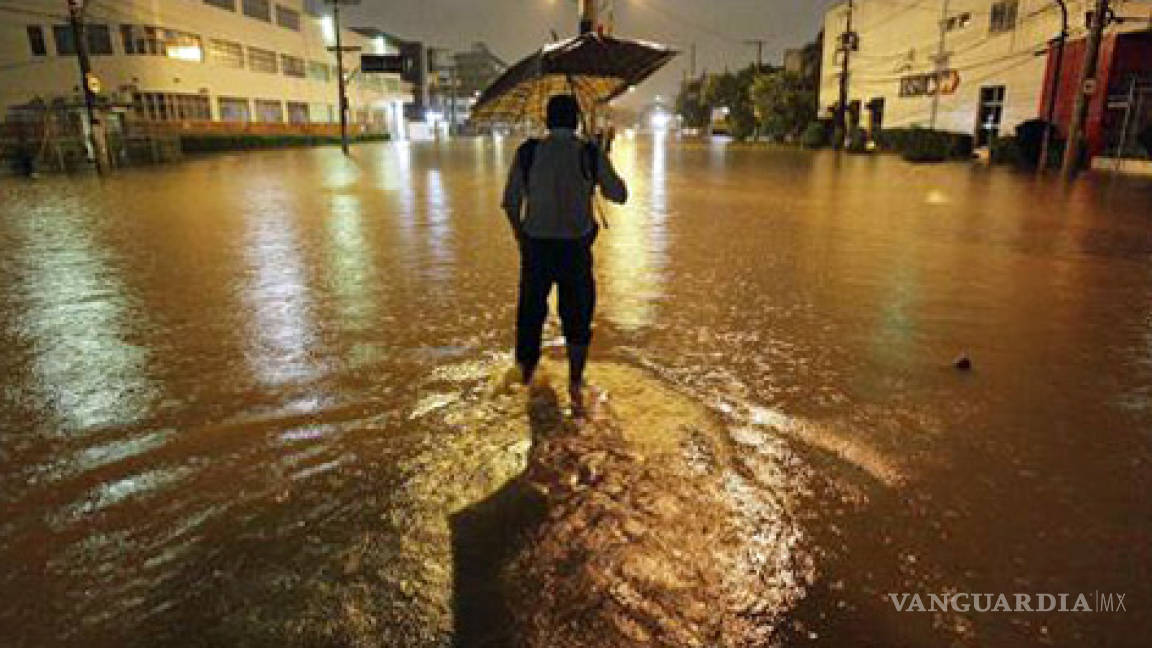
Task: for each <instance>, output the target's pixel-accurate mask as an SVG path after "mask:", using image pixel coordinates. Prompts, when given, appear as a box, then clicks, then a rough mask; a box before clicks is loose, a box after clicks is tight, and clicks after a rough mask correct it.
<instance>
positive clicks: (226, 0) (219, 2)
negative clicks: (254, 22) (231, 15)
mask: <svg viewBox="0 0 1152 648" xmlns="http://www.w3.org/2000/svg"><path fill="white" fill-rule="evenodd" d="M204 4H206V5H212V6H213V7H219V8H221V9H227V10H228V11H236V0H204Z"/></svg>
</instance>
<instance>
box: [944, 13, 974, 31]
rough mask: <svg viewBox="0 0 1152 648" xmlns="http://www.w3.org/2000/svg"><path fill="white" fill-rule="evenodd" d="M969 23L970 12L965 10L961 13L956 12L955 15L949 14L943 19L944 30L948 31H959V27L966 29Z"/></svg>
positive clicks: (970, 20)
mask: <svg viewBox="0 0 1152 648" xmlns="http://www.w3.org/2000/svg"><path fill="white" fill-rule="evenodd" d="M971 24H972V12H970V11H965V12H964V13H962V14H956V15H955V16H950V17H949V18H948V19H947V20H945V21H944V30H945V31H950V32H954V31H960V30H961V29H967V27H968V26H969V25H971Z"/></svg>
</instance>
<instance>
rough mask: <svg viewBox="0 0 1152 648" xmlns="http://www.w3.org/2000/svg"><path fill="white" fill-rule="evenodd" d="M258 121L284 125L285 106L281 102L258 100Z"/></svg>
mask: <svg viewBox="0 0 1152 648" xmlns="http://www.w3.org/2000/svg"><path fill="white" fill-rule="evenodd" d="M255 103H256V121H260V122H272V123H282V122H283V121H284V104H283V103H281V102H279V101H272V100H265V99H257V100H256V101H255Z"/></svg>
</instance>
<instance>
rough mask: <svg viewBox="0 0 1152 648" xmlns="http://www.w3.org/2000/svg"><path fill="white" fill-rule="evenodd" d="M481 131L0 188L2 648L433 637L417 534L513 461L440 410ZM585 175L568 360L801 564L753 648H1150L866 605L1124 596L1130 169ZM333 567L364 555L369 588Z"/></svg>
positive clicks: (483, 202) (489, 328)
mask: <svg viewBox="0 0 1152 648" xmlns="http://www.w3.org/2000/svg"><path fill="white" fill-rule="evenodd" d="M515 144H516V142H512V141H507V142H504V143H503V145H494V144H492V143H490V142H487V141H481V140H474V141H463V142H459V143H456V144H442V143H438V144H429V145H423V144H415V143H390V144H379V145H373V146H364V147H360V148H358V149H357V150H356V156H355V157H354V159H352V160H345V159H343V157H342V156H341V155H340V154H339V151H338V150H332V149H318V150H314V151H283V152H267V153H254V154H248V155H237V156H221V157H216V158H209V159H203V160H193V161H190V162H188V163H187V164H184V165H182V166H179V167H169V168H162V169H154V170H145V171H139V170H138V171H124V172H122V173H120V174H117V175H116V176H114V177H112V178H110V179H108V180H106V181H105V182H104V183H102V184H98V183H90V182H87V181H83V180H80V181H76V180H73V179H69V178H43V179H41V180H40V181H39V182H37V183H23V182H20V181H14V180H4V181H0V192H4V194H3V196H2V198H3V200H0V242H2V244H3V247H2V248H0V289H2V292H0V342H3V343H4V344H6V346H7V348H9V349H12V353H10V354H7V356H6V357H5V358H4V360H3V362H4V369H5V370H4V376H5V384H4V391H3V397H4V401H3V402H4V403H5V407H4V409H3V411H2V412H0V423H2V425H3V429H4V434H3V435H0V461H2V462H3V465H4V469H3V470H2V471H0V498H2V500H0V501H3V502H4V504H5V506H6V508H7V509H8V510H10V512H11V514H10V515H7V516H5V517H4V519H0V561H2V562H3V564H4V566H5V567H6V568H7V569H5V570H4V571H3V573H2V574H0V598H2V599H3V600H4V601H5V603H4V604H3V605H0V627H2V628H12V627H16V628H19V629H20V630H19V631H20V632H21V633H23V634H18V635H15V636H17V637H18V638H17V639H16V642H17V643H16V645H17V646H22V645H28V646H43V645H54V644H65V645H67V644H69V643H70V644H73V645H84V646H103V645H108V646H113V645H115V646H120V645H125V642H128V643H129V644H131V641H129V639H128V638H129V637H133V636H134V637H136V638H135V643H136V644H139V645H165V644H167V645H177V644H179V637H180V633H181V632H183V631H187V630H188V629H190V628H196V629H205V630H204V631H205V632H208V633H213V632H215V633H216V634H214V635H212V638H213V639H218V640H219V641H218V643H220V644H230V643H236V642H235V641H233V639H235V638H236V637H244V636H249V635H255V634H259V633H261V632H264V631H266V630H268V628H270V627H271V628H278V629H280V630H284V631H285V632H287V633H289V635H288V636H296V637H298V638H299V637H301V636H305V635H291V634H290V633H291V632H293V631H296V630H299V628H296V627H294V626H291V621H292V619H294V618H313V617H311V616H309V615H311V614H313V613H315V612H317V609H337V608H339V609H341V610H345V611H348V610H351V612H348V614H350V615H351V616H339V617H338V619H339V623H347V624H350V625H348V626H347V627H346V628H344V629H345V630H347V629H348V628H351V627H352V625H354V624H353V621H354V620H355V619H357V618H359V619H363V618H369V617H371V618H389V619H392V618H393V617H388V616H387V614H388V613H386V612H382V611H381V610H382V609H389V610H397V609H403V610H407V612H405V613H404V614H411V615H417V617H418V616H419V614H424V613H427V614H428V615H431V616H429V617H428V618H429V619H431V618H435V619H436V621H435V622H434V623H433V622H430V623H429V624H421V623H419V620H418V619H416V618H415V617H406V620H405V621H404V623H408V624H410V625H403V624H402V623H400V620H398V619H394V620H396V623H397V624H398V625H396V626H395V627H397V628H400V627H403V628H407V629H409V630H410V633H409V636H408V638H407V639H404V638H402V637H401V638H397V637H391V638H392V639H395V641H394V642H393V644H394V645H433V644H434V640H433V639H430V638H429V637H428V635H427V634H426V633H425V634H421V633H422V632H424V631H423V630H422V631H420V632H417V631H415V630H411V628H416V627H424V626H428V627H432V626H435V628H438V629H440V630H443V629H444V628H443V627H442V625H443V623H445V618H446V617H442V616H437V615H441V614H444V615H447V614H448V613H447V612H445V611H444V609H443V605H444V601H446V600H448V599H447V598H445V596H446V593H445V591H443V587H444V583H447V582H449V581H450V574H449V573H448V572H445V571H444V570H445V569H447V567H446V566H445V564H444V561H445V560H447V559H449V558H450V556H448V549H447V547H446V546H444V545H443V542H444V538H443V537H442V536H443V535H444V534H445V533H446V531H445V528H444V515H446V514H447V513H448V512H450V511H454V510H457V509H458V508H460V507H461V506H463V505H464V504H466V503H467V502H468V500H467V498H465V497H464V496H463V495H461V494H462V493H473V494H474V493H476V492H489V491H485V490H484V489H487V488H490V487H498V486H499V483H498V481H499V480H498V479H497V477H498V476H499V475H502V474H504V471H506V470H511V468H509V466H503V467H501V468H500V469H495V468H491V466H490V465H489V464H488V462H489V461H494V460H496V459H498V458H501V457H503V458H504V459H508V458H509V457H508V453H507V452H505V449H504V448H502V447H495V446H492V445H491V444H492V443H495V441H494V439H496V438H503V437H502V436H501V435H500V434H495V435H493V437H491V438H488V437H482V436H475V435H469V433H468V432H469V429H470V427H469V426H468V425H463V424H461V423H460V420H455V421H446V420H444V417H445V416H448V415H449V414H452V413H454V412H456V413H459V412H463V414H462V416H464V420H470V419H467V417H468V416H473V415H477V413H478V412H477V411H476V410H475V405H476V403H478V402H482V401H483V394H486V393H487V392H488V390H489V385H488V382H489V380H490V374H491V373H492V372H494V371H495V369H496V368H497V367H500V366H502V365H503V364H504V363H506V362H507V350H508V347H509V346H510V328H511V321H512V311H513V304H514V296H515V283H516V273H517V269H516V254H515V247H514V244H513V242H512V241H511V239H510V236H509V233H508V230H507V225H506V223H505V222H504V218H503V216H502V215H501V214H500V213H499V207H498V205H499V197H500V191H501V189H502V187H503V182H504V179H505V177H506V172H507V165H508V164H510V163H511V160H512V151H513V150H514V146H515ZM614 159H615V162H616V164H617V165H618V167H619V169H620V170H621V172H622V173H623V175H625V176H626V178H627V179H628V182H629V186H630V189H631V194H632V200H631V201H630V203H629V204H628V205H626V206H623V207H614V206H608V205H606V210H607V214H608V217H609V219H610V222H611V225H612V227H611V229H609V230H607V231H605V232H603V233H602V234H601V239H600V241H599V242H598V244H597V248H596V253H597V260H598V280H599V285H600V287H601V297H602V299H601V306H600V315H601V317H600V319H599V320H598V322H597V342H596V347H595V351H594V353H595V354H596V358H597V359H615V360H622V361H626V362H628V363H630V364H633V365H639V366H642V367H644V368H645V369H646V370H647V371H649V372H650V374H651V376H653V377H654V378H653V380H655V381H658V382H659V384H660V385H663V386H666V387H669V388H673V389H675V390H676V391H677V392H678V393H681V394H686V395H687V396H689V397H691V398H692V399H693V400H694V401H696V402H699V403H704V404H705V405H707V406H708V407H709V408H710V409H711V411H712V412H713V414H714V415H715V416H717V417H718V418H719V420H720V421H722V422H723V423H724V424H725V426H726V429H728V430H729V431H730V432H731V436H732V444H733V447H734V448H736V449H737V450H738V451H739V452H738V456H739V458H740V465H736V466H733V468H732V469H733V471H734V473H733V474H735V475H739V476H740V479H742V480H744V481H743V482H741V481H740V480H734V481H731V482H729V484H730V485H731V484H736V485H737V486H739V488H737V487H736V486H733V487H732V491H733V493H737V494H747V492H748V489H747V488H746V486H747V484H749V483H753V482H755V483H758V484H760V488H759V490H758V491H756V493H755V495H756V496H757V497H768V498H772V501H774V502H776V503H777V504H778V507H777V508H771V509H770V510H772V511H781V512H780V513H778V515H779V516H780V518H781V521H782V526H774V525H772V524H767V523H766V524H765V525H763V528H764V529H766V530H767V529H771V530H772V533H776V532H777V531H779V533H780V534H781V535H780V541H781V542H782V543H783V544H781V545H780V546H779V547H778V548H777V549H778V550H779V552H778V554H771V555H778V556H781V557H782V558H781V560H793V559H796V560H800V557H810V558H812V559H813V561H814V562H813V564H811V565H808V564H805V565H799V566H797V567H796V569H793V570H789V569H781V570H780V573H781V578H794V577H795V575H796V574H818V576H819V577H818V578H817V579H816V581H815V582H814V583H812V584H811V585H812V586H811V587H810V588H809V587H807V585H806V584H805V585H804V586H803V589H805V590H806V591H807V592H808V594H807V596H806V597H803V600H793V599H789V602H788V604H787V605H786V606H784V607H785V608H786V609H789V610H790V611H789V619H787V621H791V622H793V623H791V624H789V623H785V624H784V625H782V626H781V627H780V628H778V631H779V632H780V633H782V634H781V637H782V641H783V643H784V644H785V645H795V644H798V643H805V642H807V641H809V633H816V634H817V635H818V636H819V637H821V638H826V639H828V640H829V641H832V642H834V643H839V644H841V645H847V644H849V643H850V642H851V640H852V639H853V638H856V637H859V636H862V635H868V636H873V637H876V638H877V641H880V642H887V643H891V644H897V643H901V642H903V643H912V644H916V645H937V644H943V643H954V644H956V645H995V646H1018V645H1035V644H1040V645H1043V644H1044V643H1045V642H1047V641H1052V642H1055V643H1057V644H1063V645H1074V644H1078V643H1085V642H1086V641H1087V638H1088V637H1105V638H1106V639H1116V640H1115V641H1112V643H1113V644H1116V645H1121V644H1122V643H1123V641H1124V640H1125V639H1126V638H1128V637H1133V636H1146V635H1147V633H1146V632H1143V631H1144V630H1150V628H1149V623H1150V622H1149V615H1147V614H1146V613H1144V612H1141V611H1136V610H1133V611H1132V612H1130V613H1129V614H1128V615H1127V616H1125V617H1124V618H1122V619H1109V620H1107V622H1105V621H1104V620H1099V619H1090V618H1079V617H1076V618H1073V617H1061V618H1059V619H1055V620H1051V621H1049V620H1047V619H1045V620H1038V619H1032V618H1028V619H1017V618H1008V617H996V618H985V617H972V618H946V619H925V620H923V621H918V620H916V619H905V618H902V617H895V616H894V615H893V613H892V611H891V609H889V608H887V607H885V606H884V605H883V601H882V598H881V597H880V596H879V595H880V594H882V593H883V592H885V591H893V589H892V588H908V589H911V590H913V591H921V592H924V593H930V592H935V591H943V590H944V589H952V590H957V591H1008V592H1012V591H1021V590H1020V588H1025V589H1024V590H1023V591H1032V590H1033V589H1034V590H1039V591H1047V590H1051V591H1075V590H1078V589H1083V590H1095V589H1099V590H1102V591H1103V590H1109V589H1111V590H1115V591H1127V592H1129V595H1130V596H1132V597H1133V599H1136V598H1141V597H1143V598H1147V596H1149V595H1152V592H1149V591H1148V585H1147V582H1148V579H1136V578H1134V577H1133V574H1134V573H1138V570H1136V569H1133V568H1132V564H1145V563H1147V562H1148V559H1149V557H1148V555H1147V547H1148V546H1150V545H1152V542H1150V541H1152V538H1150V537H1149V536H1150V533H1152V531H1150V529H1149V526H1148V524H1147V523H1146V522H1143V521H1145V520H1148V519H1152V510H1149V508H1148V507H1149V504H1148V502H1147V498H1146V493H1147V489H1148V487H1149V485H1150V484H1149V471H1150V470H1152V461H1150V459H1149V449H1148V443H1149V440H1150V439H1152V435H1150V434H1149V430H1150V429H1152V420H1150V419H1149V417H1150V416H1152V408H1150V407H1149V406H1148V402H1149V398H1150V395H1149V392H1148V388H1147V386H1148V385H1149V384H1152V315H1150V313H1152V310H1150V307H1149V306H1148V304H1149V302H1148V299H1147V295H1148V294H1150V293H1152V273H1149V272H1148V267H1149V258H1150V256H1152V234H1149V232H1150V231H1152V228H1150V227H1149V222H1148V219H1147V214H1148V213H1149V209H1148V205H1149V203H1150V202H1152V198H1149V193H1148V192H1149V189H1148V186H1147V184H1141V183H1140V182H1110V181H1105V180H1100V179H1088V180H1087V181H1085V182H1083V183H1080V184H1078V185H1077V186H1076V187H1075V188H1073V189H1071V190H1069V191H1068V192H1067V193H1063V192H1061V191H1060V190H1057V189H1055V188H1053V187H1051V186H1049V185H1046V184H1044V183H1043V182H1038V181H1036V180H1035V179H1034V178H1032V177H1031V176H1018V175H1014V174H1011V173H1006V172H1001V171H988V170H985V169H980V168H968V167H966V166H963V165H940V166H930V167H913V166H908V165H905V164H903V163H902V162H900V161H898V160H894V159H891V158H883V157H879V158H870V159H869V158H851V157H844V158H838V157H835V156H831V155H824V154H812V153H807V152H801V151H793V150H776V151H766V150H753V149H749V148H746V147H739V146H726V145H724V144H722V143H717V142H712V143H692V142H679V141H676V140H671V139H669V140H664V139H656V140H646V139H643V138H641V139H637V140H635V141H631V142H629V141H621V142H620V143H619V144H618V149H617V151H616V152H615V153H614ZM206 187H211V188H212V191H206V190H205V188H206ZM189 196H194V197H195V199H194V200H192V199H189ZM80 205H88V207H86V208H83V209H82V208H81V207H80ZM126 205H127V206H130V207H131V208H129V209H126V208H125V206H126ZM960 351H969V352H971V353H972V355H973V359H974V361H975V363H976V370H975V371H974V372H972V373H970V374H967V375H959V374H957V373H956V372H954V371H953V370H952V369H951V367H950V363H951V360H952V359H953V358H954V356H955V355H956V354H957V353H958V352H960ZM593 379H594V377H593ZM638 382H640V383H643V381H638ZM641 409H645V408H641ZM649 409H650V408H649ZM642 414H643V412H642V411H640V412H634V413H632V415H634V416H640V415H642ZM62 432H63V433H66V434H61V433H62ZM505 436H506V435H505ZM517 447H518V446H517ZM512 454H515V453H512ZM502 460H503V459H502ZM490 468H491V469H490ZM757 476H759V478H760V481H759V482H756V480H755V478H756V477H757ZM454 497H455V498H456V499H453V498H454ZM734 497H735V495H734ZM773 515H777V513H773ZM785 517H786V518H787V525H783V519H784V518H785ZM425 532H427V534H428V535H422V534H424V533H425ZM766 537H767V536H766ZM756 542H760V543H761V545H756ZM764 542H768V540H765V538H761V537H759V536H757V537H755V538H751V537H750V539H749V546H750V547H752V546H761V547H762V548H763V547H766V546H767V545H764ZM438 543H439V544H438ZM1116 547H1124V549H1123V551H1122V552H1120V553H1117V551H1115V550H1113V549H1114V548H1116ZM765 553H766V554H770V552H767V550H766V549H765ZM361 555H367V556H372V555H375V556H377V557H380V556H389V557H390V558H388V559H387V560H383V559H382V562H381V563H380V564H381V565H383V566H382V567H381V568H380V570H379V573H375V572H372V573H371V574H369V572H370V571H371V570H369V569H367V568H365V567H363V565H361V563H360V561H361V558H357V556H361ZM805 560H807V558H805ZM420 574H424V575H426V576H427V578H429V582H430V583H439V585H437V586H436V587H439V588H440V589H437V590H436V591H431V590H430V591H429V592H426V593H424V594H421V593H420V592H418V591H416V589H414V587H415V586H414V585H413V583H414V582H418V579H417V576H418V575H420ZM789 574H791V576H789ZM414 575H417V576H414ZM428 575H430V576H428ZM374 579H375V580H374ZM793 585H796V584H795V583H793ZM1028 588H1031V589H1028ZM896 591H903V589H897V590H896ZM353 592H356V593H357V594H355V595H353ZM364 592H369V593H371V595H367V594H363V593H364ZM358 597H359V598H358ZM352 600H354V601H355V602H356V604H357V605H361V604H363V605H365V606H367V607H364V608H360V607H356V606H352V607H349V606H351V603H350V601H352ZM413 600H415V601H416V602H415V603H411V605H407V603H406V602H410V601H413ZM43 601H50V602H51V603H50V604H48V605H42V604H41V603H42V602H43ZM436 601H439V603H437V602H436ZM338 602H339V603H338ZM373 605H376V606H378V607H372V606H373ZM405 605H407V607H405ZM309 606H318V607H309ZM325 606H327V607H325ZM437 606H439V607H437ZM792 606H795V607H794V609H792ZM245 608H247V609H250V610H252V615H253V616H256V617H260V620H259V621H258V622H253V623H256V625H257V626H259V627H254V626H248V625H245V623H248V622H250V621H251V619H249V620H248V621H244V620H243V619H241V618H240V616H239V615H237V614H236V613H235V611H236V610H237V609H245ZM260 615H265V616H262V617H261V616H260ZM357 615H361V616H357ZM373 615H376V616H373ZM261 624H265V625H261ZM449 625H450V624H449ZM905 626H907V628H908V629H907V630H906V631H902V632H906V634H902V635H900V636H892V635H890V634H886V633H888V632H891V630H890V629H891V628H895V627H905ZM377 629H378V628H377ZM361 630H362V628H361ZM333 631H335V630H333ZM269 632H271V631H269ZM349 632H351V630H349ZM428 632H432V630H428ZM260 636H270V635H266V634H261V635H260ZM308 636H312V635H308ZM414 637H415V638H414ZM405 642H407V643H405ZM288 643H290V642H288Z"/></svg>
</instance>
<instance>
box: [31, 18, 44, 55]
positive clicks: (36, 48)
mask: <svg viewBox="0 0 1152 648" xmlns="http://www.w3.org/2000/svg"><path fill="white" fill-rule="evenodd" d="M28 46H29V47H31V48H32V56H47V55H48V44H47V43H46V42H45V41H44V28H43V27H41V26H39V25H29V26H28Z"/></svg>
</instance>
